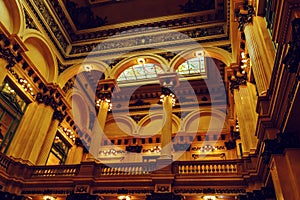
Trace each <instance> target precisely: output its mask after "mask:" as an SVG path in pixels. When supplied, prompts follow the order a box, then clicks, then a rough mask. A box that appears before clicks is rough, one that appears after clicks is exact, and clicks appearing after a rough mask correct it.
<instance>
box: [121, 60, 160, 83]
mask: <svg viewBox="0 0 300 200" xmlns="http://www.w3.org/2000/svg"><path fill="white" fill-rule="evenodd" d="M161 73H163V70H162V68H160V67H159V66H157V65H155V64H152V63H145V64H138V65H133V66H131V67H129V68H127V69H126V70H124V71H123V72H122V73H121V74H120V76H119V77H118V79H117V81H118V82H120V83H122V82H125V81H126V82H134V81H139V80H145V79H153V78H157V74H161Z"/></svg>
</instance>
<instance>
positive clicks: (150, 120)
mask: <svg viewBox="0 0 300 200" xmlns="http://www.w3.org/2000/svg"><path fill="white" fill-rule="evenodd" d="M162 119H163V113H160V112H158V113H153V114H149V115H146V116H145V117H143V118H142V119H141V120H140V121H139V123H138V128H137V135H139V136H151V135H156V134H161V129H162V126H163V120H162ZM180 126H181V120H180V119H179V118H178V117H177V116H176V115H174V114H172V133H177V132H178V131H179V129H180Z"/></svg>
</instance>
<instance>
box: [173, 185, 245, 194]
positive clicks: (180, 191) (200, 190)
mask: <svg viewBox="0 0 300 200" xmlns="http://www.w3.org/2000/svg"><path fill="white" fill-rule="evenodd" d="M174 193H175V194H245V193H246V189H244V188H226V189H223V188H193V187H191V188H174Z"/></svg>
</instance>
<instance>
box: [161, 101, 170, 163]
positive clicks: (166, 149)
mask: <svg viewBox="0 0 300 200" xmlns="http://www.w3.org/2000/svg"><path fill="white" fill-rule="evenodd" d="M172 99H173V97H172V96H171V95H164V97H163V126H162V131H161V158H165V159H171V158H172V155H171V154H172V146H171V145H172Z"/></svg>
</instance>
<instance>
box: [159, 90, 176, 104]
mask: <svg viewBox="0 0 300 200" xmlns="http://www.w3.org/2000/svg"><path fill="white" fill-rule="evenodd" d="M166 96H171V98H172V106H173V107H174V106H175V104H176V99H175V95H174V94H173V93H170V94H166V95H165V94H162V95H160V102H161V103H163V102H164V98H165V97H166Z"/></svg>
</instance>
